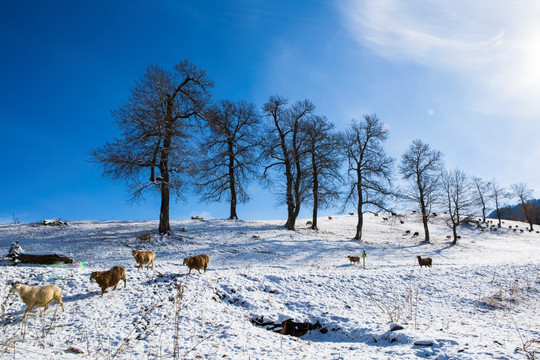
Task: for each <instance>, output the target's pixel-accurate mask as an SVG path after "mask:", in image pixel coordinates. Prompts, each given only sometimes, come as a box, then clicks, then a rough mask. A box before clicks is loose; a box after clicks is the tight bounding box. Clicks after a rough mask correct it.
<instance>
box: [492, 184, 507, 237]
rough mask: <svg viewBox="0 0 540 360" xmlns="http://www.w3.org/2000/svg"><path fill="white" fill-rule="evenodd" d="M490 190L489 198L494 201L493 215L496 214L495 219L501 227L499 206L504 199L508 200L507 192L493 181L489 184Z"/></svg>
mask: <svg viewBox="0 0 540 360" xmlns="http://www.w3.org/2000/svg"><path fill="white" fill-rule="evenodd" d="M490 188H491V198H492V199H493V201H494V204H495V213H496V214H497V219H498V220H499V227H501V226H502V214H501V206H502V203H501V202H502V201H503V200H504V199H507V198H508V192H507V191H506V189H505V188H503V187H501V186H499V184H497V182H496V181H495V179H493V180H491V182H490Z"/></svg>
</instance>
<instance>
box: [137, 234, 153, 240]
mask: <svg viewBox="0 0 540 360" xmlns="http://www.w3.org/2000/svg"><path fill="white" fill-rule="evenodd" d="M137 240H140V241H150V240H152V234H142V235H141V236H137Z"/></svg>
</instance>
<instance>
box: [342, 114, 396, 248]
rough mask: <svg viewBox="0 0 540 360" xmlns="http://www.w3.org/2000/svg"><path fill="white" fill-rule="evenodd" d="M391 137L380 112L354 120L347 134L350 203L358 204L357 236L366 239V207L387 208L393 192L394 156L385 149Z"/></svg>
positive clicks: (355, 237) (348, 197)
mask: <svg viewBox="0 0 540 360" xmlns="http://www.w3.org/2000/svg"><path fill="white" fill-rule="evenodd" d="M388 136H389V134H388V131H387V130H386V129H385V128H384V127H383V123H382V122H381V121H380V120H379V118H378V117H377V115H376V114H373V115H364V118H363V120H361V121H355V120H353V122H352V124H351V126H350V127H349V128H348V129H347V130H346V133H345V146H346V152H347V159H348V162H349V169H348V173H349V183H350V190H349V194H348V196H347V199H346V204H347V203H349V202H353V203H356V207H357V211H358V223H357V224H356V235H355V236H354V239H357V240H362V229H363V225H364V215H363V213H364V211H365V209H364V206H373V207H375V208H379V209H383V210H386V208H387V205H386V199H387V197H388V196H389V195H392V190H391V183H392V172H393V166H394V159H392V158H391V157H389V156H387V155H386V153H385V151H384V143H385V142H386V140H388Z"/></svg>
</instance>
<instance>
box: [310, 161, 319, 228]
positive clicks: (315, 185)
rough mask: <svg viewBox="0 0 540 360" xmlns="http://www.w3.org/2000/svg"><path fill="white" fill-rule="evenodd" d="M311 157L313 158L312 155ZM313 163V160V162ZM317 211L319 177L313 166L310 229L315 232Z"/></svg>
mask: <svg viewBox="0 0 540 360" xmlns="http://www.w3.org/2000/svg"><path fill="white" fill-rule="evenodd" d="M313 157H315V156H314V155H313ZM313 161H314V160H313ZM318 210H319V177H318V174H317V165H313V218H312V221H311V228H312V229H313V230H317V217H318V216H317V211H318Z"/></svg>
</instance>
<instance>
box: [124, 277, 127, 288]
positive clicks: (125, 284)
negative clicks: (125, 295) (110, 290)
mask: <svg viewBox="0 0 540 360" xmlns="http://www.w3.org/2000/svg"><path fill="white" fill-rule="evenodd" d="M126 286H127V283H126V278H124V287H126Z"/></svg>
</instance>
